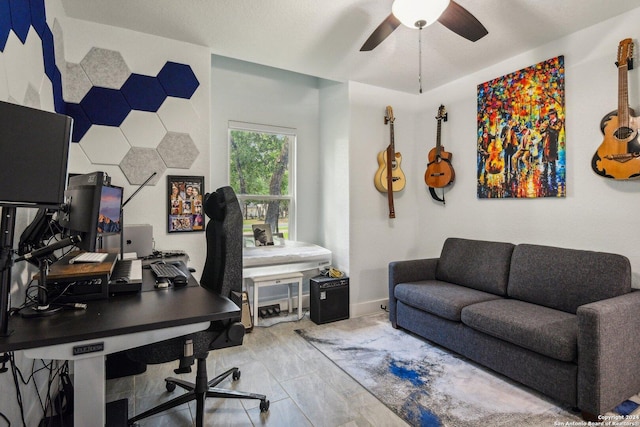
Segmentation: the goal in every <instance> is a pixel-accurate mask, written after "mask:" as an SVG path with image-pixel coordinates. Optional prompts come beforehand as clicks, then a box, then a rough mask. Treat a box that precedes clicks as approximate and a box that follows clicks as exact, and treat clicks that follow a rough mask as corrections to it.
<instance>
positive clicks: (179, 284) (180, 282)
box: [173, 276, 188, 288]
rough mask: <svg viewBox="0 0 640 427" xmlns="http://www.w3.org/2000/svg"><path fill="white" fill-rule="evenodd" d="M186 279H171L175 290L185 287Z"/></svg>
mask: <svg viewBox="0 0 640 427" xmlns="http://www.w3.org/2000/svg"><path fill="white" fill-rule="evenodd" d="M187 282H188V280H187V278H186V277H184V276H176V277H174V278H173V286H175V287H176V288H180V287H182V286H186V285H187Z"/></svg>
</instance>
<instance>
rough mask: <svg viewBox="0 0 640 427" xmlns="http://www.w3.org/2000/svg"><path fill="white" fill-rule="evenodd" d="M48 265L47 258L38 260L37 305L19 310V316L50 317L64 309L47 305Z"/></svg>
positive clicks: (49, 261)
mask: <svg viewBox="0 0 640 427" xmlns="http://www.w3.org/2000/svg"><path fill="white" fill-rule="evenodd" d="M50 263H51V260H50V259H48V258H43V259H40V260H38V266H39V268H40V277H39V278H38V305H37V306H35V307H29V308H26V309H24V310H21V311H20V315H21V316H22V317H24V318H32V317H46V316H51V315H53V314H55V313H57V312H59V311H60V310H62V309H63V308H64V307H62V306H51V305H50V304H49V296H48V295H47V273H48V272H49V264H50Z"/></svg>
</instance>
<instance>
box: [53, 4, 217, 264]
mask: <svg viewBox="0 0 640 427" xmlns="http://www.w3.org/2000/svg"><path fill="white" fill-rule="evenodd" d="M60 26H61V28H62V34H63V37H64V55H65V60H66V61H67V62H70V63H75V64H78V63H80V61H81V60H82V59H83V58H84V57H85V55H86V54H87V52H89V50H90V49H91V48H93V47H100V48H103V49H108V50H113V51H117V52H120V54H121V55H122V57H123V59H124V61H125V62H126V64H127V65H128V67H129V69H130V70H131V72H132V73H138V74H143V75H150V76H155V75H156V74H157V73H158V72H159V71H160V69H161V68H162V66H163V65H164V64H165V63H166V62H167V61H173V62H178V63H181V64H188V65H189V66H190V67H191V69H192V70H193V72H194V74H195V76H196V78H197V79H198V81H199V83H200V85H199V87H198V88H197V89H196V91H195V92H194V94H193V96H192V97H191V99H189V100H183V99H180V100H176V99H175V98H174V99H169V98H168V99H167V100H165V102H177V103H181V105H182V106H183V108H182V110H183V112H184V111H185V110H190V111H191V113H190V114H185V116H184V117H186V118H182V116H181V115H180V114H181V112H180V111H177V112H176V115H177V117H176V118H175V119H174V120H171V121H169V120H167V123H174V126H178V127H179V129H172V128H167V129H164V128H163V129H162V131H163V132H166V131H175V132H188V133H189V135H190V136H191V138H192V140H193V142H194V143H195V145H196V147H197V149H198V152H199V155H198V156H197V158H196V160H195V162H194V163H193V164H192V165H191V167H190V168H189V169H177V168H169V169H167V170H166V171H165V172H164V174H162V173H161V174H160V176H159V177H158V179H154V181H152V184H150V185H148V186H147V187H145V188H144V189H142V190H141V191H140V192H139V193H138V194H137V195H136V196H135V198H134V199H132V200H131V201H130V203H128V204H127V206H126V207H125V209H124V223H125V225H126V224H151V225H152V226H153V237H154V240H155V247H156V249H158V250H176V249H179V250H184V251H186V252H187V253H188V254H189V256H190V264H191V265H193V266H194V267H195V268H196V270H197V271H198V272H199V271H202V266H203V265H204V259H205V256H206V254H205V239H204V234H203V233H200V232H193V233H168V231H167V215H168V211H167V197H168V194H169V193H168V189H167V178H166V176H167V175H195V176H204V177H205V189H206V190H207V191H209V190H210V189H212V188H213V187H212V184H211V183H210V182H208V181H207V178H208V175H209V169H210V164H209V156H210V154H209V153H210V151H209V150H210V144H209V134H210V122H209V103H210V90H209V82H210V74H211V68H210V66H209V49H208V48H205V47H202V46H196V45H192V44H188V43H183V42H178V41H175V40H169V39H164V38H160V37H156V36H152V35H148V34H143V33H139V32H135V31H131V30H126V29H122V28H116V27H111V26H107V25H99V24H95V23H91V22H86V21H81V20H77V19H73V18H68V17H62V18H60ZM63 78H64V74H63ZM147 114H149V116H148V118H149V120H148V121H145V119H146V118H147V117H145V119H141V120H139V121H138V122H137V123H136V126H138V127H141V128H144V127H145V126H150V125H151V124H152V123H153V122H151V121H150V119H152V118H154V117H155V115H151V114H150V113H147ZM155 120H156V121H157V119H155ZM167 123H165V124H163V125H161V126H163V127H168V126H169V125H168V124H167ZM113 129H114V128H111V130H113ZM142 133H143V134H144V132H142ZM86 138H91V134H89V133H87V135H86V136H85V139H86ZM82 143H83V144H84V143H85V141H84V139H83V141H82ZM107 163H108V162H100V161H99V160H98V161H97V162H95V161H94V163H92V162H91V161H90V160H89V159H88V158H87V156H86V154H85V153H84V152H83V150H82V149H81V147H80V144H78V143H74V144H71V150H70V158H69V172H70V173H88V172H93V171H104V172H106V173H108V174H109V175H110V176H111V178H112V180H111V182H112V184H113V185H119V186H123V187H124V198H125V200H126V199H127V198H128V197H129V196H131V194H133V192H134V191H135V190H136V189H137V188H138V185H129V182H128V180H127V177H126V176H125V175H124V173H123V172H122V170H121V169H120V167H119V166H118V165H117V164H115V165H114V164H107ZM154 182H157V183H156V184H153V183H154ZM196 274H197V273H196Z"/></svg>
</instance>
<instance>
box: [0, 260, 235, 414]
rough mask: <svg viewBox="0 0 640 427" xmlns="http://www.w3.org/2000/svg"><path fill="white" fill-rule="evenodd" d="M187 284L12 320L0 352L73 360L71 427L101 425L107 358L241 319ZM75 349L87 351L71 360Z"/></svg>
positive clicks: (147, 277)
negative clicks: (210, 325) (216, 324)
mask: <svg viewBox="0 0 640 427" xmlns="http://www.w3.org/2000/svg"><path fill="white" fill-rule="evenodd" d="M189 280H190V285H193V286H186V287H183V288H178V289H173V288H168V289H160V290H153V291H148V292H140V293H138V294H133V295H128V294H123V295H118V296H116V297H112V298H109V299H105V300H96V301H89V302H88V304H87V309H86V310H73V311H64V312H60V313H57V314H55V315H53V316H49V317H44V318H35V319H24V318H22V317H19V316H12V317H11V318H10V319H9V330H10V331H12V333H11V335H10V336H8V337H0V352H7V351H17V350H23V351H24V354H25V356H26V357H29V358H32V359H57V360H72V361H73V364H74V366H73V367H74V425H76V426H88V425H96V426H97V425H105V422H106V416H105V363H104V358H105V356H106V355H108V354H111V353H115V352H118V351H122V350H126V349H129V348H134V347H138V346H141V345H145V344H150V343H153V342H158V341H162V340H166V339H169V338H174V337H178V336H181V335H185V334H188V333H192V332H196V331H200V330H204V329H206V328H207V327H208V326H209V322H210V321H213V320H224V319H229V318H232V317H239V316H240V309H239V308H238V306H237V305H235V304H234V303H233V302H232V301H231V300H229V299H227V298H224V297H221V296H219V295H216V294H214V293H212V292H209V291H207V290H205V289H204V288H201V287H200V286H195V285H197V282H196V280H195V279H194V278H193V277H191V278H190V279H189ZM153 282H154V277H153V273H151V272H150V271H149V270H146V269H145V270H143V289H150V286H149V284H150V283H153ZM145 284H146V285H147V286H145ZM151 286H152V285H151ZM74 348H75V349H76V352H77V351H78V350H80V351H87V352H86V353H81V354H75V355H74V354H73V353H74Z"/></svg>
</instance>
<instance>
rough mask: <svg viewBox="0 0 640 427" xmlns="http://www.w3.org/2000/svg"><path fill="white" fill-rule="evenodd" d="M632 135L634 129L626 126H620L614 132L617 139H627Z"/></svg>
mask: <svg viewBox="0 0 640 427" xmlns="http://www.w3.org/2000/svg"><path fill="white" fill-rule="evenodd" d="M631 135H633V129H631V128H629V127H626V126H625V127H621V128H618V129H617V130H616V131H615V132H614V134H613V136H615V137H616V138H617V139H627V138H629V137H630V136H631Z"/></svg>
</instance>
